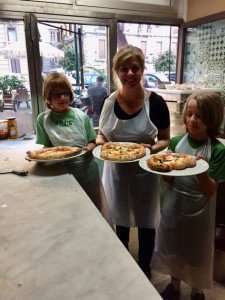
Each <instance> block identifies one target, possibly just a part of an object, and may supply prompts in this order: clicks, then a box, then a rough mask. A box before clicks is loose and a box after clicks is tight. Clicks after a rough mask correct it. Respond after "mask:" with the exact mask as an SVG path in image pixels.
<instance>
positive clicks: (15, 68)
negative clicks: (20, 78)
mask: <svg viewBox="0 0 225 300" xmlns="http://www.w3.org/2000/svg"><path fill="white" fill-rule="evenodd" d="M10 64H11V71H12V73H21V68H20V60H19V59H18V58H10Z"/></svg>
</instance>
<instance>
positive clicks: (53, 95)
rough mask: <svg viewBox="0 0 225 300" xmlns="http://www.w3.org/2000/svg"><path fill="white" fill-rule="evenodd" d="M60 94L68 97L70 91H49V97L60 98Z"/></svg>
mask: <svg viewBox="0 0 225 300" xmlns="http://www.w3.org/2000/svg"><path fill="white" fill-rule="evenodd" d="M61 96H64V97H70V93H68V92H61V93H55V92H54V93H51V98H61Z"/></svg>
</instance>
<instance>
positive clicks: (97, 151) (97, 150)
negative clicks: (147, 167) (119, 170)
mask: <svg viewBox="0 0 225 300" xmlns="http://www.w3.org/2000/svg"><path fill="white" fill-rule="evenodd" d="M117 144H120V143H119V142H118V143H117ZM123 144H133V143H128V142H127V143H126V142H123ZM101 147H102V146H101V145H99V146H97V147H95V148H94V150H93V152H92V153H93V155H94V157H96V158H98V159H100V160H104V161H110V162H113V163H118V164H124V163H132V162H135V161H139V160H140V159H143V158H145V159H147V158H148V157H149V155H150V150H149V149H147V148H145V156H143V157H141V158H137V159H133V160H125V161H120V160H109V159H104V158H102V157H101Z"/></svg>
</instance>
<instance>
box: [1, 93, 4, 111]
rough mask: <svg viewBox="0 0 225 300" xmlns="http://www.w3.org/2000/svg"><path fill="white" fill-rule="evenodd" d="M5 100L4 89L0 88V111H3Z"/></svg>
mask: <svg viewBox="0 0 225 300" xmlns="http://www.w3.org/2000/svg"><path fill="white" fill-rule="evenodd" d="M3 107H4V101H3V91H2V90H0V112H2V111H3Z"/></svg>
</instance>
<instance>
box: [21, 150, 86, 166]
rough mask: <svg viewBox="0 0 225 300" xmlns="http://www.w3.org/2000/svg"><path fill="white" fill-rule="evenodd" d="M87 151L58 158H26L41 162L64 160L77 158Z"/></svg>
mask: <svg viewBox="0 0 225 300" xmlns="http://www.w3.org/2000/svg"><path fill="white" fill-rule="evenodd" d="M86 152H87V151H86V150H82V151H81V152H79V153H77V154H76V155H73V156H69V157H64V158H57V159H35V158H30V157H29V156H26V157H25V159H26V160H29V161H36V162H41V163H53V162H64V161H67V160H71V159H74V158H77V157H78V156H81V155H83V154H85V153H86Z"/></svg>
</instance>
